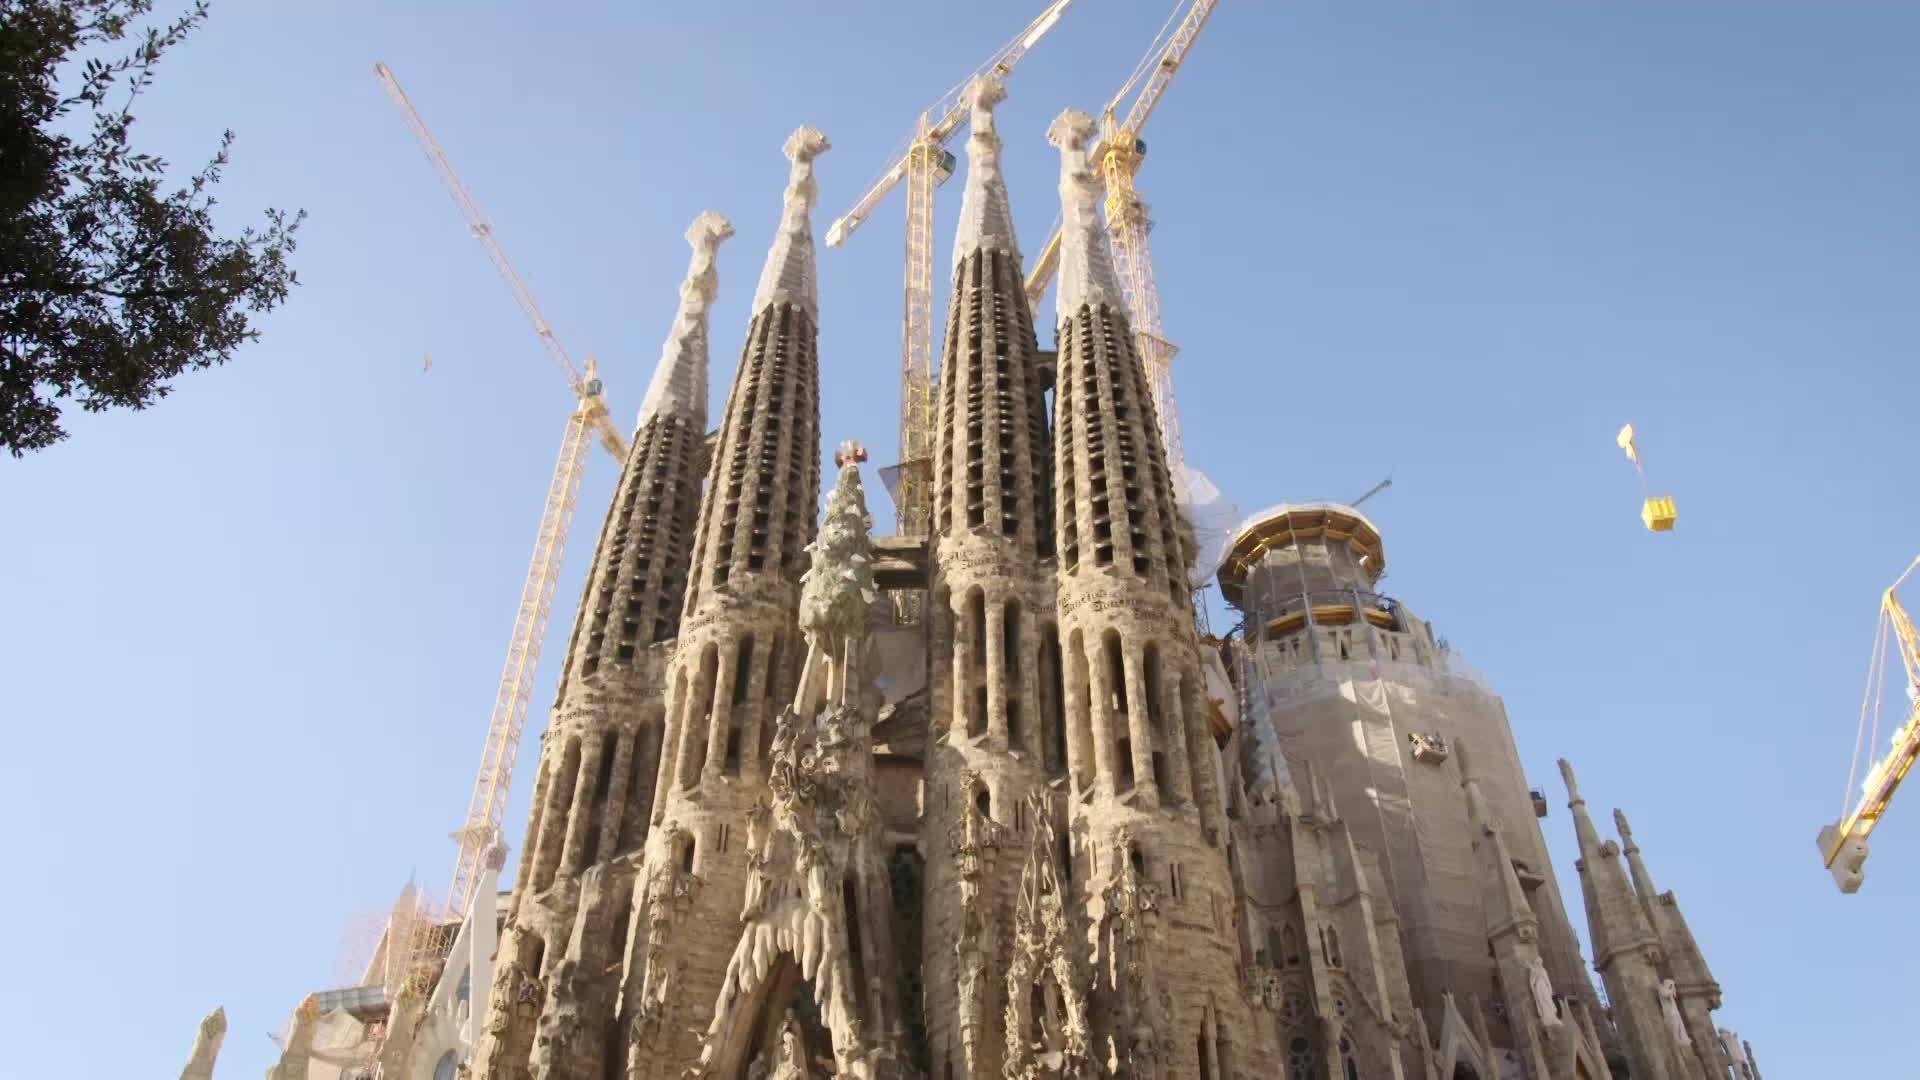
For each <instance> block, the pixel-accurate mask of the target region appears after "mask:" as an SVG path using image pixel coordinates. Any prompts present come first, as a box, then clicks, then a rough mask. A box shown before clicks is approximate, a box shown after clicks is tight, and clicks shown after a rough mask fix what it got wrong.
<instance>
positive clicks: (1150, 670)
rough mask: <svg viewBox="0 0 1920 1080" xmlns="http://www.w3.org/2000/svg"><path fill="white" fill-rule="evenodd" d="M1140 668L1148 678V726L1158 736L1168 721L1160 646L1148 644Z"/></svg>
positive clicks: (1146, 681)
mask: <svg viewBox="0 0 1920 1080" xmlns="http://www.w3.org/2000/svg"><path fill="white" fill-rule="evenodd" d="M1140 666H1141V668H1142V669H1143V670H1144V672H1145V676H1146V677H1145V680H1144V681H1145V683H1146V687H1145V690H1146V694H1147V726H1148V727H1150V728H1152V729H1153V731H1154V733H1155V734H1156V735H1157V734H1159V733H1160V731H1161V730H1162V728H1161V725H1162V723H1163V722H1164V721H1165V719H1166V718H1165V716H1163V715H1162V713H1163V710H1162V709H1161V701H1160V647H1159V646H1158V645H1154V644H1152V643H1148V645H1147V648H1146V652H1145V654H1144V655H1143V656H1142V658H1141V665H1140ZM1155 741H1158V740H1155ZM1156 779H1157V778H1156Z"/></svg>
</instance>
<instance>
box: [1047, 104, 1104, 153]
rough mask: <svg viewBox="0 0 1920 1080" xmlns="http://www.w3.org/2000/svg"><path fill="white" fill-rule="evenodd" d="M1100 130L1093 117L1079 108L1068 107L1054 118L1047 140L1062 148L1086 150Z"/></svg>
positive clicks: (1048, 129)
mask: <svg viewBox="0 0 1920 1080" xmlns="http://www.w3.org/2000/svg"><path fill="white" fill-rule="evenodd" d="M1098 130H1100V129H1099V127H1098V126H1097V125H1096V124H1095V123H1094V122H1093V117H1092V116H1091V115H1090V114H1088V113H1085V112H1082V111H1081V110H1079V109H1068V110H1067V111H1066V112H1063V113H1061V114H1060V115H1059V116H1056V117H1054V118H1053V123H1052V124H1051V125H1049V126H1048V127H1047V141H1048V142H1050V143H1052V144H1053V145H1055V146H1057V147H1059V148H1060V149H1062V150H1084V149H1086V147H1087V144H1088V143H1089V142H1091V141H1093V133H1094V132H1096V131H1098Z"/></svg>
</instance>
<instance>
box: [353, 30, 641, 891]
mask: <svg viewBox="0 0 1920 1080" xmlns="http://www.w3.org/2000/svg"><path fill="white" fill-rule="evenodd" d="M373 72H374V75H376V76H377V77H378V78H379V79H380V84H381V85H382V86H384V87H386V90H387V94H388V95H389V96H390V97H392V98H393V103H394V104H395V105H397V106H399V107H400V115H401V116H402V117H403V118H404V119H405V120H406V122H407V127H408V128H410V129H411V130H412V131H413V135H414V138H416V139H418V140H419V142H420V148H421V149H422V150H424V151H426V154H427V159H428V160H429V161H431V162H433V167H434V169H435V171H437V172H438V173H439V174H440V179H441V181H442V182H443V183H444V184H445V185H446V188H447V193H448V194H450V195H452V196H453V201H454V203H455V204H456V205H457V206H458V207H459V208H460V214H461V216H462V217H464V218H465V219H466V222H467V226H468V227H469V228H470V229H472V230H473V235H474V237H475V238H476V239H478V240H479V241H480V246H481V247H482V248H484V249H486V252H487V258H488V259H490V260H491V261H492V262H493V266H494V269H496V270H498V271H500V277H501V278H502V279H504V280H505V281H506V283H507V288H508V289H509V290H510V291H512V293H513V298H514V300H515V302H517V303H518V304H519V305H520V310H521V311H522V312H523V313H525V314H526V316H527V319H528V321H530V322H531V323H532V324H533V329H534V333H535V334H537V335H539V338H540V343H541V344H542V345H543V346H545V347H546V350H547V355H548V356H550V357H552V359H553V362H554V363H555V364H556V365H558V366H559V368H560V373H561V375H562V376H563V377H565V379H566V380H567V387H568V389H570V390H572V391H573V394H574V397H575V398H576V399H577V401H576V404H575V406H574V409H573V412H572V413H571V414H569V415H568V417H567V423H566V430H565V434H564V435H563V436H562V438H561V441H560V460H559V461H558V462H556V463H555V465H554V468H553V480H552V482H551V483H550V484H549V485H548V486H547V502H546V507H545V509H543V510H542V511H541V513H540V531H539V532H538V533H537V534H536V535H535V538H534V544H533V561H532V564H531V565H530V566H529V567H528V569H527V580H526V584H525V585H523V586H522V587H521V590H520V605H519V607H518V608H517V609H516V610H515V613H514V619H513V637H512V638H511V639H510V640H509V641H508V644H507V662H506V666H505V668H504V669H503V670H502V671H501V673H500V687H499V690H498V691H497V692H496V693H495V695H494V699H493V713H492V715H491V716H490V717H489V718H488V720H487V739H486V743H485V745H484V747H483V749H482V750H481V754H480V772H479V775H478V776H477V777H476V778H475V779H474V784H473V796H472V798H471V799H470V800H469V801H468V804H467V817H466V821H465V822H464V823H463V824H462V825H461V826H460V830H459V831H458V832H456V833H454V834H453V838H454V840H455V841H456V842H458V843H459V845H460V854H459V856H458V858H457V860H456V861H455V863H454V870H453V886H452V888H451V889H450V890H449V892H448V895H447V911H446V917H445V919H443V920H440V922H441V924H442V925H444V924H447V923H458V922H459V921H460V920H461V919H462V918H464V917H465V916H466V913H467V911H468V909H469V908H470V907H471V905H472V903H473V890H474V887H475V885H476V884H477V883H478V882H479V879H480V870H481V865H482V861H483V860H484V858H485V855H486V851H487V849H488V848H489V847H490V846H491V845H492V844H493V843H494V842H495V840H496V839H497V838H498V837H499V835H500V824H501V820H502V818H503V817H504V816H505V814H506V809H507V792H508V790H509V789H510V788H511V787H512V784H513V766H514V761H515V760H516V758H517V757H518V756H519V750H520V733H521V730H522V729H523V728H524V727H525V725H526V719H527V703H528V700H529V699H530V698H531V697H532V694H533V678H534V673H535V670H536V669H537V668H538V666H539V663H540V646H541V643H542V642H543V641H544V640H545V639H546V636H547V618H548V616H549V615H550V614H551V613H552V610H553V591H554V586H555V584H556V583H557V582H558V580H559V577H560V562H561V557H562V556H563V555H564V554H565V553H566V547H567V530H568V528H569V526H571V524H572V523H573V509H574V503H575V502H576V500H577V499H578V498H579V495H580V474H581V471H582V470H583V469H584V468H585V466H586V460H587V453H588V447H589V443H588V435H589V432H591V433H592V434H593V435H595V436H598V438H599V440H600V445H601V446H604V447H606V450H607V453H609V454H612V455H613V456H614V459H615V460H617V461H622V462H624V461H625V460H626V457H627V440H626V439H625V437H623V436H622V435H621V434H620V429H619V428H618V427H616V426H614V423H613V420H612V418H611V417H609V416H608V415H607V406H606V402H605V401H603V400H602V398H601V391H602V387H601V384H600V380H599V378H597V377H596V375H595V371H594V364H593V361H592V360H591V359H589V360H588V361H587V362H586V365H585V368H586V370H585V371H584V372H583V371H582V370H581V369H580V368H578V367H576V366H575V365H574V363H573V358H572V357H570V356H568V355H567V350H566V349H564V348H563V347H561V345H560V341H559V339H558V338H557V337H555V336H554V333H553V327H552V326H551V325H549V324H548V322H547V319H546V316H545V315H542V314H541V313H540V306H539V304H537V303H536V302H535V301H534V299H533V293H532V292H531V291H529V290H528V289H527V286H526V283H525V282H523V281H521V280H520V275H519V274H518V273H516V272H515V271H514V269H513V264H512V263H510V262H508V261H507V255H506V252H504V251H502V250H501V249H500V244H499V243H498V241H496V240H495V239H494V235H493V226H492V225H491V224H490V223H489V222H488V221H487V218H486V215H485V214H483V213H481V212H480V207H479V206H478V205H477V204H476V203H475V202H474V201H473V197H472V196H471V195H469V194H467V188H466V185H465V184H462V183H461V182H460V177H459V175H458V174H457V173H455V172H454V171H453V165H452V163H451V162H449V161H448V160H447V155H446V154H445V153H444V152H442V151H441V149H440V144H439V143H438V142H436V141H435V140H434V137H433V133H432V132H431V131H428V130H427V125H426V122H425V121H423V120H421V118H420V113H419V111H418V110H417V109H415V108H414V107H413V102H412V101H411V100H409V99H408V98H407V94H406V91H404V90H402V89H401V88H400V82H399V80H397V79H395V78H394V76H393V70H392V69H391V68H389V67H387V65H385V64H375V65H374V66H373Z"/></svg>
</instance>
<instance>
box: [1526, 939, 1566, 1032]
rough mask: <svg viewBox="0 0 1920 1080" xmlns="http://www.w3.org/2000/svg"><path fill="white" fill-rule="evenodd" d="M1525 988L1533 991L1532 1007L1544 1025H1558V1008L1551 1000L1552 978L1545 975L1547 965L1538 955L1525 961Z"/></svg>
mask: <svg viewBox="0 0 1920 1080" xmlns="http://www.w3.org/2000/svg"><path fill="white" fill-rule="evenodd" d="M1527 988H1528V989H1529V990H1531V991H1532V992H1533V1008H1534V1011H1535V1012H1537V1013H1539V1014H1540V1023H1541V1024H1542V1025H1543V1026H1545V1027H1559V1026H1560V1010H1559V1009H1558V1008H1556V1007H1555V1006H1554V1002H1553V980H1551V979H1549V978H1548V977H1547V965H1546V964H1545V963H1543V962H1542V961H1541V959H1540V957H1538V956H1534V957H1532V958H1530V959H1529V960H1528V961H1527Z"/></svg>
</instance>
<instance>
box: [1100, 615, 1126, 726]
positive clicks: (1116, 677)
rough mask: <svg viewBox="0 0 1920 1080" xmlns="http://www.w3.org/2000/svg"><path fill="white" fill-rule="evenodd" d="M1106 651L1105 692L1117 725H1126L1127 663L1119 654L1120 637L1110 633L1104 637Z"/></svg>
mask: <svg viewBox="0 0 1920 1080" xmlns="http://www.w3.org/2000/svg"><path fill="white" fill-rule="evenodd" d="M1105 645H1106V650H1107V691H1108V694H1109V695H1110V696H1111V697H1112V699H1113V702H1112V705H1113V711H1114V712H1115V713H1116V714H1118V717H1119V724H1120V725H1121V726H1122V727H1125V725H1126V716H1127V661H1126V657H1125V656H1124V655H1122V654H1121V652H1120V635H1119V634H1115V633H1113V632H1111V631H1109V632H1108V633H1107V636H1106V641H1105Z"/></svg>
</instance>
